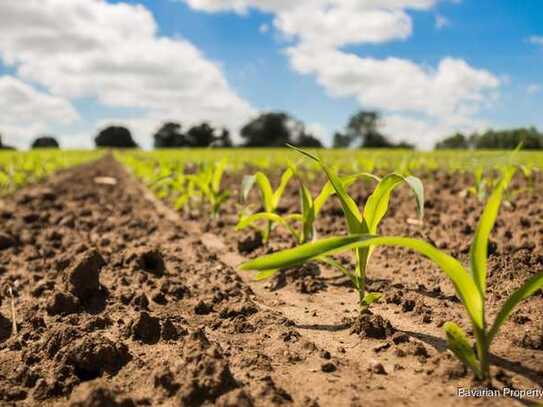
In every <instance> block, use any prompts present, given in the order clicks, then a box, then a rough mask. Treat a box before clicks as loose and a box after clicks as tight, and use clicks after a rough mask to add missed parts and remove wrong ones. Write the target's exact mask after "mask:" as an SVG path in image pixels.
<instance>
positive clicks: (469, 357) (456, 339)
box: [443, 322, 483, 379]
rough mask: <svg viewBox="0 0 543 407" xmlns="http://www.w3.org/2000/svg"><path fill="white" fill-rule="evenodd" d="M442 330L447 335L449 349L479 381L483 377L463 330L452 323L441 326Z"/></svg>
mask: <svg viewBox="0 0 543 407" xmlns="http://www.w3.org/2000/svg"><path fill="white" fill-rule="evenodd" d="M443 330H444V331H445V334H446V335H447V343H448V344H449V349H450V350H451V351H452V352H453V353H454V354H455V355H456V357H457V358H458V359H460V360H461V361H462V362H463V363H464V364H465V365H466V366H467V367H469V368H470V369H471V370H472V371H473V373H474V374H475V376H477V377H478V378H480V379H481V378H482V376H483V375H482V371H481V366H480V363H479V361H478V360H477V356H475V352H474V351H473V348H472V347H471V345H470V343H469V340H468V338H467V336H466V334H465V332H464V330H463V329H462V328H460V327H459V326H458V325H456V324H455V323H454V322H446V323H445V324H444V325H443Z"/></svg>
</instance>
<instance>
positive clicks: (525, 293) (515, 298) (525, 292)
mask: <svg viewBox="0 0 543 407" xmlns="http://www.w3.org/2000/svg"><path fill="white" fill-rule="evenodd" d="M541 289H543V273H539V274H536V275H535V276H533V277H532V278H530V279H528V281H526V282H525V283H524V285H523V286H522V287H520V288H519V289H518V290H516V291H515V292H514V293H513V294H512V295H511V296H510V297H509V298H508V299H507V301H506V302H505V304H504V305H503V306H502V308H501V309H500V312H498V315H497V316H496V319H495V320H494V324H492V327H491V328H490V331H489V332H488V336H487V337H488V344H489V345H490V343H491V342H492V340H493V339H494V337H495V336H496V334H497V333H498V330H499V329H500V327H501V326H502V325H503V323H504V322H505V321H506V320H507V318H508V317H509V315H511V312H513V309H514V308H515V307H516V306H517V305H518V304H519V303H520V302H521V301H523V300H525V299H526V298H528V297H530V296H531V295H533V294H535V293H536V292H537V291H538V290H541Z"/></svg>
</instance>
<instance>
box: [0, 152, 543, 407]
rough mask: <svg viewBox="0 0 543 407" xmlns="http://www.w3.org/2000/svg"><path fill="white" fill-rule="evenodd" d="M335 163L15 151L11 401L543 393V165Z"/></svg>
mask: <svg viewBox="0 0 543 407" xmlns="http://www.w3.org/2000/svg"><path fill="white" fill-rule="evenodd" d="M22 154H26V155H22ZM311 154H312V153H311V152H310V153H309V155H311ZM322 156H323V160H324V162H325V163H326V164H322V165H321V164H320V163H318V162H317V161H315V160H313V159H312V158H311V157H310V156H309V157H308V156H304V155H303V154H302V153H300V152H297V151H294V150H290V149H279V150H249V149H225V150H172V151H158V152H140V151H128V152H120V151H116V152H114V153H111V152H105V151H104V152H85V153H82V152H46V153H0V225H1V226H0V281H1V287H2V292H1V297H0V298H1V300H2V301H1V304H0V397H1V400H2V402H1V404H2V405H28V406H32V405H43V406H49V405H50V406H53V405H73V406H140V405H152V406H155V405H163V406H171V405H186V406H206V405H218V406H232V407H233V406H253V405H254V406H270V405H295V406H397V405H403V406H432V405H440V406H442V407H446V406H458V405H467V406H479V405H480V406H482V405H485V406H487V405H493V406H494V405H495V406H511V405H537V403H540V402H541V401H543V395H542V394H541V392H542V390H543V313H542V312H541V310H542V309H543V291H542V290H541V287H542V286H543V274H541V273H542V272H543V201H542V200H541V196H542V192H543V175H542V174H541V173H540V171H539V169H540V168H542V167H543V154H541V153H529V152H523V151H522V152H516V153H511V152H496V151H494V152H490V151H488V152H476V153H475V152H460V153H459V152H452V151H444V152H432V153H414V152H407V151H403V150H368V151H351V150H349V151H347V150H327V151H323V152H322ZM323 165H324V166H323ZM326 171H328V175H327V172H326ZM258 172H261V175H258V176H256V177H254V178H251V177H250V176H251V175H253V174H256V173H258ZM513 172H514V174H513ZM391 173H395V175H394V176H390V175H389V174H391ZM285 174H286V175H285ZM337 174H339V175H337ZM353 174H354V175H353ZM387 175H389V176H388V177H387ZM376 176H377V177H379V179H376V178H375V177H376ZM509 176H511V177H512V179H511V180H510V182H509V179H508V177H509ZM268 177H269V182H270V184H271V185H270V186H271V190H270V191H268V192H269V193H268V192H266V191H267V187H266V185H267V184H266V181H265V180H264V179H267V178H268ZM329 180H331V181H332V182H331V183H330V184H329V185H328V192H329V194H328V195H327V194H322V195H321V197H322V198H323V199H322V201H319V199H315V197H317V195H318V194H319V193H320V192H321V191H322V189H323V187H324V186H325V185H326V184H327V182H328V181H329ZM380 180H381V183H379V182H380ZM419 181H420V182H419ZM281 183H283V186H284V191H283V193H281V188H278V186H279V185H280V184H281ZM387 183H388V184H387ZM302 184H303V185H305V188H302V189H301V185H302ZM377 185H379V187H377ZM420 185H423V191H422V189H421V188H420ZM277 189H279V192H277V193H274V192H275V191H276V190H277ZM374 190H377V192H378V193H376V194H372V192H373V191H374ZM300 194H301V196H300ZM347 194H348V196H347ZM349 197H350V198H349ZM266 198H269V199H266ZM324 198H327V199H324ZM389 198H390V202H388V199H389ZM416 198H417V199H416ZM349 202H351V203H354V204H355V205H356V206H357V207H358V208H360V211H361V212H360V217H359V218H358V221H359V222H360V221H361V219H362V220H363V221H362V222H361V223H360V224H359V225H358V226H357V223H356V219H357V215H356V210H354V209H353V208H352V206H349V205H350V203H349ZM422 202H424V205H423V206H424V210H422ZM321 203H322V205H320V204H321ZM485 207H486V208H487V210H484V209H485ZM364 208H365V209H366V210H364ZM488 208H490V209H488ZM492 208H494V209H492ZM498 209H499V212H497V219H496V220H495V222H494V218H493V214H494V215H495V214H496V213H495V212H496V211H497V210H498ZM372 210H373V212H372ZM349 211H351V212H349ZM345 213H347V215H349V214H350V215H351V216H346V215H345ZM313 218H314V222H312V219H313ZM370 218H371V219H372V220H371V221H370V220H369V219H370ZM381 218H382V222H381ZM366 221H367V222H366ZM479 223H480V224H482V225H486V226H482V227H481V226H480V227H478V224H479ZM360 225H362V226H360ZM364 225H366V226H367V227H366V226H364ZM485 230H486V232H485ZM486 233H490V234H489V241H488V242H487V240H486ZM376 235H379V236H397V237H402V238H413V239H417V242H425V244H428V247H429V246H430V245H431V249H429V248H428V247H427V246H424V247H423V246H422V244H419V243H417V244H418V246H416V247H415V246H412V247H411V248H410V249H407V248H403V247H402V245H401V244H399V243H398V241H396V242H392V243H390V244H391V245H389V244H388V243H387V242H386V241H384V240H382V241H379V240H378V239H379V238H377V237H375V236H376ZM332 236H336V237H337V238H336V240H334V239H332V240H330V239H328V238H330V237H332ZM326 239H328V240H326ZM371 239H375V240H371ZM413 241H414V240H413ZM472 241H475V242H476V244H475V245H474V246H475V248H473V247H471V246H470V245H471V244H472ZM315 242H316V243H315ZM322 242H324V243H322ZM360 242H362V243H360ZM364 242H366V243H368V244H369V243H371V246H372V247H371V250H370V249H368V248H367V247H363V246H362V244H366V243H364ZM402 242H404V243H405V244H406V245H409V244H410V243H409V244H408V243H407V242H408V241H407V240H405V241H402ZM409 242H411V240H409ZM304 243H305V244H306V245H304ZM320 243H322V244H321V246H318V245H319V244H320ZM355 244H360V245H359V246H356V247H355V246H354V245H355ZM413 245H414V243H413ZM317 246H318V247H320V249H319V250H320V251H319V250H317ZM324 246H326V247H327V248H328V249H329V250H328V251H325V250H324V249H322V247H324ZM286 249H293V251H290V252H287V253H282V255H279V256H275V257H264V256H266V255H268V254H272V253H277V252H280V251H283V250H286ZM321 249H322V250H321ZM424 250H426V252H425V253H423V254H426V256H424V255H421V253H419V251H424ZM438 252H439V253H441V254H437V253H438ZM487 254H488V264H486V258H487ZM370 255H371V258H370ZM289 256H290V260H289ZM304 256H305V257H304ZM364 256H367V257H364ZM428 257H431V258H432V259H429V258H428ZM470 257H471V261H470ZM301 259H302V260H304V261H302V260H301ZM364 259H365V260H364ZM450 259H453V260H450ZM454 259H457V260H458V262H456V260H454ZM250 261H252V262H251V263H248V262H250ZM266 262H267V263H266ZM289 262H290V263H289ZM283 263H284V264H286V263H289V265H290V266H291V267H278V266H277V265H278V264H283ZM470 264H471V270H472V271H471V272H472V274H469V273H468V271H464V269H461V270H460V271H458V270H459V269H458V268H457V265H458V266H460V265H462V266H464V267H465V268H466V270H469V269H470ZM455 267H456V268H455ZM486 269H488V272H486ZM474 270H475V271H474ZM455 273H456V274H455ZM464 274H465V275H464ZM472 275H475V277H471V276H472ZM455 279H456V280H455ZM452 281H454V284H453V282H452ZM481 281H482V282H481ZM526 281H528V283H527V285H525V283H526ZM481 287H482V292H484V293H485V294H481V293H480V291H479V290H480V289H481ZM521 287H523V288H524V289H523V290H521V291H516V290H518V289H519V288H521ZM470 290H471V291H470ZM480 294H481V295H480ZM481 298H482V300H481ZM509 298H513V299H514V300H518V305H516V304H514V305H516V307H515V308H514V309H512V312H511V314H510V315H507V317H508V318H504V320H503V325H502V326H501V327H500V329H499V330H498V331H497V334H496V336H495V337H494V340H493V341H492V340H491V339H492V336H493V335H492V334H491V333H489V331H492V329H491V326H492V323H493V321H494V320H495V318H496V317H497V316H498V317H499V316H500V315H502V314H501V313H500V309H501V307H502V305H503V304H504V302H506V301H508V299H509ZM478 301H479V302H478ZM480 301H483V302H484V307H483V306H482V305H481V306H480V307H479V308H477V306H478V304H479V305H480ZM481 308H482V309H481ZM479 322H480V324H479V325H478V323H479ZM452 323H454V324H457V325H453V324H452ZM446 332H447V334H446ZM467 341H469V343H468V342H467ZM475 342H477V344H478V345H477V346H475V345H474V343H475ZM490 342H492V343H490ZM489 348H490V349H489ZM474 349H475V350H474ZM488 349H489V352H487V351H488ZM462 359H463V361H464V363H463V361H462ZM485 365H489V368H488V370H486V368H485ZM459 389H465V391H468V390H469V389H471V390H475V389H486V397H469V398H468V397H462V395H461V392H462V391H463V390H459ZM504 389H506V390H504ZM530 389H531V391H532V393H530V394H526V393H522V392H521V391H528V390H530ZM515 390H517V391H518V392H516V393H515V392H514V391H515ZM492 391H498V392H499V393H500V394H499V395H497V396H495V397H491V394H490V393H491V392H492ZM510 391H511V392H510Z"/></svg>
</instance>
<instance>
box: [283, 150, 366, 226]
mask: <svg viewBox="0 0 543 407" xmlns="http://www.w3.org/2000/svg"><path fill="white" fill-rule="evenodd" d="M288 146H289V147H290V148H292V149H294V150H296V151H298V152H300V153H301V154H304V155H305V156H307V157H309V158H311V159H312V160H315V161H316V162H317V163H318V164H319V165H320V166H321V168H322V169H323V171H324V172H325V173H326V176H327V177H328V180H329V181H330V183H331V184H332V186H333V187H334V190H335V192H336V195H337V196H338V198H339V200H340V202H341V206H342V208H343V212H344V213H345V218H346V219H347V227H348V229H349V233H353V234H354V233H360V232H363V229H362V225H361V222H362V215H361V213H360V211H359V210H358V207H357V206H356V203H355V202H354V201H353V199H352V198H351V197H350V196H349V194H348V193H347V191H346V190H345V187H344V186H343V182H342V181H341V179H340V178H339V177H338V176H337V175H336V174H335V173H334V172H333V171H332V170H331V169H330V168H328V166H326V165H325V164H324V162H323V161H322V159H321V158H319V157H317V156H316V155H313V154H311V153H309V152H307V151H305V150H302V149H301V148H297V147H294V146H290V145H288Z"/></svg>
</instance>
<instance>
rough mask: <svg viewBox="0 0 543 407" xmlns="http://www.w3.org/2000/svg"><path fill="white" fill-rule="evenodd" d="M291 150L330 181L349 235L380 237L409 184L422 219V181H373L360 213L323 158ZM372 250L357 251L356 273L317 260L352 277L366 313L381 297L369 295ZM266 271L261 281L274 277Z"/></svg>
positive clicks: (325, 259) (396, 176)
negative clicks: (397, 195) (393, 199)
mask: <svg viewBox="0 0 543 407" xmlns="http://www.w3.org/2000/svg"><path fill="white" fill-rule="evenodd" d="M291 148H293V149H295V150H297V151H298V152H300V153H301V154H304V155H305V156H307V157H309V158H310V159H312V160H314V161H315V162H317V163H318V164H319V165H320V167H321V168H322V170H323V171H324V173H325V174H326V176H327V177H328V180H329V183H330V185H331V186H332V188H333V190H334V192H335V194H336V196H337V197H338V199H339V200H340V202H341V206H342V208H343V213H344V215H345V220H346V223H347V230H348V232H349V234H350V235H360V234H375V233H377V230H378V228H379V224H380V223H381V220H382V219H383V217H384V216H385V214H386V213H387V211H388V206H389V202H390V196H391V194H392V191H393V190H394V189H395V188H397V187H398V186H400V185H401V184H404V183H405V184H407V185H408V186H409V187H410V188H411V189H412V190H413V192H414V193H415V197H416V201H417V211H418V213H419V217H420V218H421V219H422V216H423V208H424V189H423V185H422V182H421V181H420V179H418V178H416V177H412V176H409V177H404V176H402V175H400V174H389V175H387V176H385V177H384V178H382V179H380V178H378V177H374V178H376V179H377V181H378V183H377V186H376V187H375V189H374V190H373V193H372V194H371V195H370V197H369V198H368V200H367V202H366V204H365V207H364V210H363V212H361V211H360V210H359V209H358V207H357V205H356V203H355V201H354V200H353V198H352V197H351V196H350V195H349V194H348V193H347V190H346V187H345V183H344V181H342V179H341V178H340V177H339V176H337V175H336V174H335V172H334V171H332V170H331V169H330V168H329V167H328V166H327V165H326V164H324V162H323V161H322V159H321V158H320V157H318V156H316V155H313V154H311V153H308V152H306V151H305V150H301V149H298V148H296V147H291ZM301 247H304V246H301ZM372 250H373V247H372V246H371V245H370V246H367V247H359V248H354V254H355V269H354V271H350V270H348V269H347V268H345V267H344V266H342V265H341V264H340V263H339V262H337V261H335V260H334V259H332V258H330V257H328V256H326V255H324V254H323V255H322V256H317V257H318V258H317V260H319V261H321V262H324V263H326V264H329V265H331V266H333V267H335V268H337V269H338V270H340V271H341V272H342V273H344V274H345V275H346V276H348V277H349V279H350V280H351V282H352V284H353V285H354V287H355V289H356V290H357V292H358V296H359V303H360V307H361V308H362V310H365V309H367V308H368V307H369V306H370V305H371V304H372V303H373V302H375V301H376V300H378V299H379V297H380V295H379V294H378V293H369V292H366V270H367V267H368V263H369V259H370V256H371V253H372ZM249 264H252V263H249ZM277 268H278V267H272V269H277ZM264 270H266V273H264V274H263V275H260V276H259V277H261V278H263V277H267V276H269V275H271V271H270V270H269V269H264Z"/></svg>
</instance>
